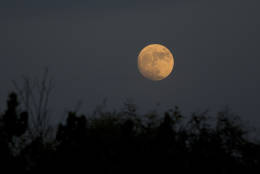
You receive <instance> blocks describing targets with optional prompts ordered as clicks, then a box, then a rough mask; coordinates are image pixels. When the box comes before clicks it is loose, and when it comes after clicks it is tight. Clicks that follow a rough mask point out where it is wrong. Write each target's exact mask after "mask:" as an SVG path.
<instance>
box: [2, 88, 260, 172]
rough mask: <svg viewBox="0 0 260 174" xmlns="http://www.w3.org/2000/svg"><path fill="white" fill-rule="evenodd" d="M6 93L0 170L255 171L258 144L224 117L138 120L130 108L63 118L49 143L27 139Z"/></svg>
mask: <svg viewBox="0 0 260 174" xmlns="http://www.w3.org/2000/svg"><path fill="white" fill-rule="evenodd" d="M29 116H30V115H29V114H28V112H26V111H21V109H20V108H19V102H18V100H17V95H16V94H15V93H11V94H10V95H9V98H8V100H7V109H6V110H5V112H4V113H2V114H1V116H0V154H1V155H0V170H2V171H8V173H10V172H23V173H47V172H57V173H58V172H59V173H65V172H69V173H70V172H71V173H72V172H73V173H79V172H80V173H81V172H82V171H83V172H84V171H85V172H86V173H113V174H117V173H120V174H121V173H131V174H132V173H135V172H144V173H151V172H157V173H168V172H176V173H180V172H181V173H188V172H189V173H191V172H198V173H201V174H204V173H213V174H214V173H216V174H217V173H218V174H219V173H222V174H227V173H228V174H229V173H253V172H254V171H260V167H259V166H260V144H259V143H257V142H255V141H251V140H250V139H249V138H247V133H248V131H247V130H246V129H245V127H244V126H243V124H242V121H241V120H240V118H239V117H238V116H237V115H235V114H233V113H231V112H230V111H229V110H224V111H221V112H218V113H217V115H216V116H215V117H210V116H208V112H202V113H193V114H192V115H191V116H190V117H188V116H186V117H184V116H183V115H182V114H181V112H180V110H179V108H178V107H175V108H174V109H171V110H168V111H166V112H165V113H164V115H163V116H161V115H160V114H158V113H157V112H151V113H148V114H145V115H140V114H138V113H137V112H136V106H135V105H134V104H130V103H125V107H124V108H123V109H122V110H121V111H119V112H116V111H113V112H109V111H107V112H106V111H104V110H97V111H96V112H94V113H93V115H92V116H89V117H85V116H84V115H80V116H79V115H78V114H77V113H76V112H69V113H68V116H67V119H66V121H65V122H64V123H60V124H59V125H58V127H57V131H56V132H54V134H55V137H54V138H53V139H50V140H48V141H46V139H45V138H44V137H43V136H34V137H30V136H28V134H27V132H28V130H29V128H28V127H29V126H28V125H29V123H28V120H29V118H28V117H29Z"/></svg>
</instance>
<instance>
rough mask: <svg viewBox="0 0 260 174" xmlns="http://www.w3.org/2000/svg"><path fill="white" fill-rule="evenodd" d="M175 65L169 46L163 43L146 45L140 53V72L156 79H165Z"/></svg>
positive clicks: (151, 78)
mask: <svg viewBox="0 0 260 174" xmlns="http://www.w3.org/2000/svg"><path fill="white" fill-rule="evenodd" d="M173 66H174V58H173V55H172V53H171V52H170V50H169V49H168V48H166V47H165V46H163V45H161V44H150V45H148V46H146V47H144V48H143V49H142V50H141V52H140V53H139V55H138V69H139V71H140V73H141V74H142V75H143V76H144V77H146V78H148V79H150V80H154V81H158V80H162V79H165V78H166V77H168V76H169V75H170V73H171V72H172V70H173Z"/></svg>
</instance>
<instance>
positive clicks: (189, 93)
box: [0, 0, 260, 125]
mask: <svg viewBox="0 0 260 174" xmlns="http://www.w3.org/2000/svg"><path fill="white" fill-rule="evenodd" d="M259 7H260V2H259V1H257V0H214V1H213V0H212V1H208V0H166V1H161V0H157V1H155V0H149V1H148V0H147V1H138V0H131V1H130V0H129V1H124V0H110V1H107V0H93V1H90V0H74V1H69V0H42V1H40V0H38V1H35V0H1V1H0V60H1V62H0V84H1V88H0V101H1V103H3V102H4V101H5V100H6V96H7V93H8V92H9V91H10V90H11V89H12V83H11V80H19V79H21V76H22V75H26V76H37V75H38V76H39V75H40V74H41V73H42V72H43V70H44V67H48V68H49V70H50V73H51V75H52V76H53V77H54V79H55V91H54V94H53V99H52V107H54V108H53V109H55V110H60V111H63V110H64V109H65V110H66V109H72V108H73V107H75V105H76V104H77V102H78V101H79V100H81V101H82V102H83V105H82V107H83V109H82V110H83V111H91V109H93V108H94V107H95V106H96V105H97V104H98V103H101V102H102V100H103V99H104V98H107V100H108V103H109V105H110V107H115V108H120V107H121V105H122V102H123V101H125V99H126V98H130V99H132V100H133V101H134V102H135V103H136V104H137V105H138V106H139V107H140V108H144V109H145V110H149V109H152V108H154V107H155V106H156V103H158V102H160V104H161V107H165V108H169V107H172V106H174V105H179V106H180V108H181V110H185V111H186V112H192V111H201V110H204V109H211V110H218V109H221V108H223V107H224V106H225V105H229V106H230V107H231V108H232V110H233V111H234V112H236V113H238V114H240V115H241V116H242V118H244V119H245V120H249V121H250V122H253V123H255V125H258V124H259V123H260V118H259V103H260V102H259V97H260V93H259V85H260V83H259V82H260V78H259V74H260V68H259V64H260V59H259V46H260V33H259V27H260V20H259V17H260V10H259ZM150 43H160V44H163V45H165V46H167V47H168V48H169V49H170V50H173V49H175V55H176V57H175V67H174V72H173V74H171V75H170V76H169V77H168V78H167V79H165V80H162V81H159V82H154V81H150V80H147V79H145V78H143V76H141V75H140V73H139V72H138V69H137V56H138V53H139V51H140V50H141V49H142V48H143V47H144V46H146V45H147V44H150ZM1 106H3V105H1ZM0 109H1V110H2V109H3V108H0Z"/></svg>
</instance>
